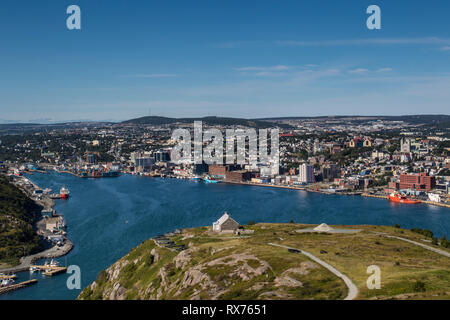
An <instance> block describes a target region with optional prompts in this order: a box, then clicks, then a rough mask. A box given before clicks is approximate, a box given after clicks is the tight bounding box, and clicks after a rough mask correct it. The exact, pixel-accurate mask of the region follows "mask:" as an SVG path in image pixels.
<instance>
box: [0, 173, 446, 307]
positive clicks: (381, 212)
mask: <svg viewBox="0 0 450 320" xmlns="http://www.w3.org/2000/svg"><path fill="white" fill-rule="evenodd" d="M29 178H31V180H33V181H34V182H35V183H37V184H38V185H39V186H40V187H42V188H51V189H53V191H57V190H59V188H61V186H62V185H66V186H67V187H68V188H69V190H70V191H71V198H70V199H69V200H67V201H62V200H57V205H56V210H57V211H58V212H60V213H63V214H64V217H65V219H66V222H67V224H68V236H69V238H70V239H71V240H72V242H73V243H74V244H75V247H74V249H73V250H72V252H70V253H69V254H68V255H67V256H66V257H63V258H60V259H59V261H60V262H62V263H63V264H64V263H67V265H71V264H75V265H78V266H80V268H81V273H82V274H81V277H82V283H81V286H82V287H85V286H87V285H89V284H90V283H91V282H92V281H93V280H95V278H96V276H97V273H98V272H99V271H100V270H102V269H105V268H107V267H108V266H110V265H111V264H112V263H113V262H115V261H116V260H118V259H119V258H121V257H122V256H124V255H125V254H126V253H128V252H129V251H130V249H132V248H134V247H136V246H137V245H138V244H139V243H141V242H142V241H144V240H146V239H148V238H150V237H152V236H155V235H157V234H161V233H165V232H168V231H172V230H174V229H176V228H187V227H196V226H204V225H210V224H212V222H213V221H215V220H217V218H219V217H220V216H221V214H222V213H223V212H224V211H228V212H229V213H231V214H232V216H233V217H234V218H235V219H236V220H237V221H238V222H240V223H241V224H246V223H248V222H249V221H251V220H254V221H255V222H289V221H290V220H291V219H292V220H294V221H295V222H303V223H317V224H318V223H322V222H326V223H328V224H375V225H394V224H396V223H398V224H400V225H401V226H402V227H404V228H413V227H420V228H427V229H430V230H432V231H433V232H434V233H435V234H436V235H437V236H439V237H440V236H442V235H443V234H445V235H447V237H448V236H449V235H450V210H449V209H447V208H441V207H434V206H429V205H424V204H420V205H399V204H392V203H390V202H388V201H386V200H381V199H372V198H363V197H358V196H340V195H324V194H318V193H308V192H305V191H297V190H285V189H275V188H264V187H250V186H239V185H225V184H203V183H196V182H191V181H185V180H175V179H150V178H145V177H135V176H130V175H123V176H121V177H119V178H111V179H96V180H93V179H92V180H91V179H79V178H76V177H73V176H71V175H68V174H57V173H51V174H48V175H46V174H34V175H31V176H29ZM127 221H128V223H126V222H127ZM33 277H36V278H38V279H39V283H38V284H37V285H35V286H32V287H29V288H26V289H21V290H18V291H15V292H13V293H10V294H6V295H2V296H0V299H75V298H76V297H77V296H78V294H79V293H80V290H68V289H67V287H66V280H67V277H68V275H66V274H63V275H58V276H55V277H54V278H46V277H44V276H43V275H40V274H36V275H33ZM28 278H30V275H29V273H28V272H25V273H21V274H19V280H18V281H22V280H25V279H28Z"/></svg>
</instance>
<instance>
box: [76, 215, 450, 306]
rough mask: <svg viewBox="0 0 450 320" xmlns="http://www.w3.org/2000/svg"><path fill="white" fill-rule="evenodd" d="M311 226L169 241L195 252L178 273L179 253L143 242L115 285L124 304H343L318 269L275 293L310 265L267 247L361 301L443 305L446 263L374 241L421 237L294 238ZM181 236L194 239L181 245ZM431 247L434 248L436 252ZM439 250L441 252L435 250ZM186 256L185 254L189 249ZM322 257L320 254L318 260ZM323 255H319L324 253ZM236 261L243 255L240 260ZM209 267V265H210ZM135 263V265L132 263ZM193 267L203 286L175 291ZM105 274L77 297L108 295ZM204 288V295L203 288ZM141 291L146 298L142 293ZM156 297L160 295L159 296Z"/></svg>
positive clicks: (449, 281) (447, 287)
mask: <svg viewBox="0 0 450 320" xmlns="http://www.w3.org/2000/svg"><path fill="white" fill-rule="evenodd" d="M305 227H310V226H308V225H301V224H256V225H252V226H250V227H246V228H248V229H252V230H254V234H253V235H252V236H250V237H241V238H239V237H236V236H231V235H223V236H218V235H212V234H210V233H209V232H210V231H209V229H208V228H205V227H203V228H195V229H190V230H187V231H185V232H184V233H183V235H176V236H174V237H172V238H171V240H172V241H174V242H175V243H176V244H178V245H179V244H184V245H185V246H186V247H187V248H195V250H193V251H192V252H191V253H190V259H189V261H188V263H187V266H186V268H184V269H181V268H177V267H176V266H175V264H174V263H173V262H172V261H173V258H175V256H176V255H177V254H178V252H174V251H170V250H168V249H164V248H159V247H157V246H156V244H155V243H154V242H153V241H152V240H148V241H145V242H143V243H142V244H141V245H140V246H138V247H136V248H135V249H133V250H132V251H131V252H130V253H129V254H128V255H126V256H125V257H124V258H122V259H121V260H119V262H120V261H127V262H128V264H127V265H126V266H125V267H123V268H122V269H121V271H120V273H119V277H118V279H117V280H116V281H118V282H119V283H120V285H121V286H122V287H123V288H125V289H126V298H127V299H149V298H153V299H154V298H156V297H158V298H159V299H190V298H191V297H192V295H194V294H198V295H197V297H198V298H201V299H210V298H211V296H210V294H212V293H208V292H209V291H208V290H211V287H214V288H216V289H217V291H211V292H222V293H221V294H220V295H219V299H230V300H235V299H250V300H252V299H261V298H269V299H280V298H283V299H288V298H289V299H343V298H344V297H345V296H346V295H347V291H348V289H347V287H346V286H345V284H344V283H343V281H342V280H341V279H339V278H337V277H336V276H335V275H334V274H332V273H331V272H329V271H328V270H327V269H325V268H323V267H321V266H318V265H317V267H316V268H314V269H310V270H309V273H308V274H305V275H301V274H289V277H291V278H294V279H295V280H298V281H300V282H301V283H302V285H301V286H296V287H288V286H282V287H277V286H276V283H275V282H274V280H275V279H276V278H277V277H281V276H283V275H284V274H285V273H286V270H288V269H290V268H298V267H299V266H300V265H301V264H302V262H306V261H309V259H308V258H307V257H306V256H304V255H302V254H298V253H291V252H288V250H286V249H283V248H279V247H274V246H270V245H268V243H269V242H273V243H279V244H284V245H287V246H290V247H294V248H298V249H301V250H305V251H307V252H310V253H311V254H313V255H315V256H317V257H319V258H320V259H322V260H324V261H326V262H328V263H329V264H331V265H332V266H334V267H335V268H336V269H338V270H339V271H341V272H342V273H344V274H345V275H347V276H348V277H349V278H350V279H352V280H353V282H354V283H355V284H356V286H357V287H358V289H359V291H360V294H359V296H358V298H360V299H373V298H381V299H386V298H402V297H404V296H408V297H413V298H417V299H427V298H430V299H436V298H439V299H446V298H450V259H449V258H447V257H444V256H441V255H438V254H436V253H434V252H431V251H429V250H425V249H423V248H421V247H418V246H415V245H413V244H410V243H407V242H404V241H401V240H398V239H394V238H388V237H386V236H384V235H378V234H376V233H375V232H385V233H388V234H390V235H397V236H400V237H404V238H408V239H411V240H414V241H418V242H422V243H425V244H427V245H430V246H431V244H430V243H428V242H423V241H422V239H423V238H424V236H423V235H421V234H417V233H414V232H411V231H409V230H404V229H400V228H394V227H382V226H348V227H347V226H345V227H344V228H355V229H361V230H362V231H361V232H359V233H356V234H331V233H328V234H324V233H298V232H296V230H298V229H300V228H305ZM186 234H190V235H193V237H190V238H186V239H183V238H184V236H185V235H186ZM436 247H437V246H436ZM438 248H440V249H441V250H445V249H443V248H442V247H438ZM152 249H156V250H157V252H158V255H159V260H158V261H153V260H152V259H154V257H153V256H152V255H151V253H150V252H151V250H152ZM190 251H191V250H190ZM321 252H322V253H321ZM324 252H326V253H324ZM236 254H245V256H246V257H247V256H249V257H250V258H248V259H246V260H245V262H244V261H239V262H238V263H234V264H232V265H229V263H230V262H231V261H232V260H233V259H234V258H233V257H235V255H236ZM241 257H242V256H241ZM218 259H221V260H219V262H215V263H214V265H208V263H209V262H211V261H216V260H218ZM134 261H136V264H134ZM265 263H268V264H269V265H270V268H269V269H268V270H267V271H266V272H265V273H264V274H261V275H254V276H251V277H250V278H249V279H246V280H244V279H242V278H241V277H240V276H239V274H240V273H239V272H241V271H242V268H245V266H246V265H248V266H250V267H251V268H253V269H257V268H260V267H261V266H263V265H264V264H265ZM370 265H377V266H379V267H380V269H381V289H379V290H377V289H374V290H369V289H367V285H366V281H367V278H368V277H369V276H370V274H367V267H368V266H370ZM194 268H197V269H198V270H199V271H200V272H202V273H203V274H205V275H206V276H207V277H209V279H210V280H208V281H209V282H210V283H209V284H205V282H204V281H203V282H200V283H196V284H195V285H191V286H189V285H187V286H186V287H183V288H181V284H182V283H183V279H184V276H185V275H186V272H187V271H189V270H193V269H194ZM162 269H163V270H164V272H165V274H166V277H167V278H166V281H167V282H168V283H167V284H166V285H165V286H162V278H161V276H160V275H159V274H160V271H161V270H162ZM106 278H107V277H105V274H104V273H102V274H101V275H99V278H98V280H97V288H96V289H95V290H90V289H86V290H84V291H83V293H82V297H83V298H87V299H99V297H102V296H109V293H110V292H111V290H112V288H113V285H114V283H112V282H111V281H107V280H105V279H106ZM208 288H209V289H208ZM144 292H146V293H145V294H144ZM158 292H159V293H160V294H159V295H157V294H158Z"/></svg>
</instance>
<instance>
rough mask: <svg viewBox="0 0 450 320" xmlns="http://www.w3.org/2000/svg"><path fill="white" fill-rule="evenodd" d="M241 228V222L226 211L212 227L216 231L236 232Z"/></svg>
mask: <svg viewBox="0 0 450 320" xmlns="http://www.w3.org/2000/svg"><path fill="white" fill-rule="evenodd" d="M238 228H239V223H237V222H236V220H234V219H233V218H231V216H230V215H229V214H228V213H227V212H226V211H225V213H224V214H223V216H221V217H220V219H219V220H217V221H216V222H214V223H213V225H212V229H213V231H215V232H229V233H232V232H235V231H236V230H237V229H238Z"/></svg>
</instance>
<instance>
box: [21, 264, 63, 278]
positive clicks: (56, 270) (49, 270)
mask: <svg viewBox="0 0 450 320" xmlns="http://www.w3.org/2000/svg"><path fill="white" fill-rule="evenodd" d="M30 268H36V269H37V270H41V271H44V274H45V275H46V276H55V275H57V274H60V273H65V272H66V271H67V268H66V267H59V266H45V265H32V266H30Z"/></svg>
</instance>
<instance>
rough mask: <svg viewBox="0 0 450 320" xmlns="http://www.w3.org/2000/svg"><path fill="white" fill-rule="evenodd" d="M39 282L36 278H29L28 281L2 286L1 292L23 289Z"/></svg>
mask: <svg viewBox="0 0 450 320" xmlns="http://www.w3.org/2000/svg"><path fill="white" fill-rule="evenodd" d="M37 282H38V281H37V280H36V279H31V280H27V281H24V282H20V283H16V284H12V285H10V286H7V287H1V288H0V294H4V293H7V292H11V291H14V290H18V289H22V288H25V287H28V286H31V285H33V284H36V283H37Z"/></svg>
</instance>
